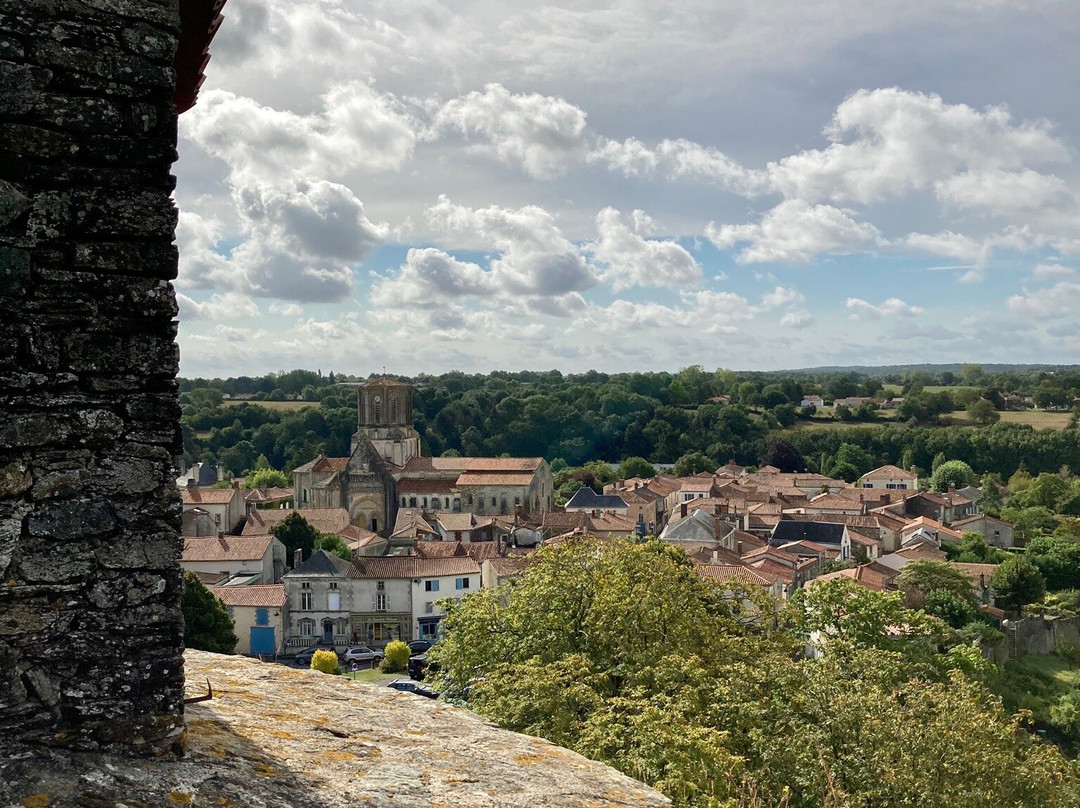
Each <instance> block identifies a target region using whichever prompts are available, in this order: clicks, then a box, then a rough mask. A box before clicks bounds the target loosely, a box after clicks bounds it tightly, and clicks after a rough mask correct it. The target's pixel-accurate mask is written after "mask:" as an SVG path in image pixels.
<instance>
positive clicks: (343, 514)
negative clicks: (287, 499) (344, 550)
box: [243, 508, 349, 536]
mask: <svg viewBox="0 0 1080 808" xmlns="http://www.w3.org/2000/svg"><path fill="white" fill-rule="evenodd" d="M293 513H298V514H300V516H302V517H304V520H305V521H306V522H307V523H308V524H309V525H311V526H312V527H313V528H315V530H317V531H319V532H320V533H336V534H338V535H342V531H343V530H345V528H347V527H349V512H348V511H347V510H345V509H344V508H303V509H297V510H292V509H281V508H271V509H258V510H253V511H252V512H251V513H249V514H248V518H247V522H245V523H244V530H243V535H245V536H247V535H252V534H260V533H269V532H270V531H272V530H273V529H274V527H276V526H277V525H279V524H280V523H281V522H282V521H283V520H285V519H288V518H289V516H290V515H291V514H293Z"/></svg>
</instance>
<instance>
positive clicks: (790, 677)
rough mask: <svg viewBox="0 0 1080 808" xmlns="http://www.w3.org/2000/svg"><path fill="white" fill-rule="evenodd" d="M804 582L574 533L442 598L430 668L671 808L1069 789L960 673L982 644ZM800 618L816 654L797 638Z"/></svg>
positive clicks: (1068, 780)
mask: <svg viewBox="0 0 1080 808" xmlns="http://www.w3.org/2000/svg"><path fill="white" fill-rule="evenodd" d="M804 591H805V594H804V595H803V596H802V598H801V601H800V602H799V603H797V604H796V605H795V608H794V610H793V611H792V612H788V611H785V610H781V611H778V612H774V611H772V607H771V606H770V604H769V603H767V599H763V593H762V592H761V591H760V590H756V591H755V592H753V593H752V592H750V591H745V592H744V591H741V590H740V588H738V587H737V586H734V585H732V584H725V586H724V587H718V586H714V585H713V584H708V583H705V582H703V581H702V580H701V579H700V578H699V577H698V575H697V574H696V573H695V571H694V569H693V566H692V565H691V564H690V562H689V561H688V559H686V557H685V555H684V554H683V553H682V551H681V550H678V549H675V548H672V547H670V546H666V545H663V544H660V543H659V542H656V541H652V542H648V543H643V544H634V543H631V542H629V541H622V540H607V541H590V540H579V541H570V542H567V543H565V544H563V545H560V546H556V547H550V548H543V549H541V550H540V551H539V552H538V553H537V554H536V556H534V563H533V565H532V566H530V567H529V568H528V569H527V570H526V571H525V572H524V574H523V575H522V577H521V578H520V579H519V580H518V581H517V582H516V583H515V585H514V586H507V587H501V588H495V589H485V590H481V591H479V592H477V593H474V594H472V595H470V596H469V597H467V598H465V599H463V600H461V601H458V602H455V603H453V604H451V606H450V608H449V612H448V614H447V616H446V618H444V631H445V636H444V638H443V639H442V640H441V641H440V642H439V643H438V644H437V645H436V646H435V648H434V649H433V650H432V652H431V654H432V658H433V659H434V660H436V661H437V662H438V663H439V664H440V665H441V670H440V672H439V674H438V675H437V676H438V678H437V680H436V683H437V686H438V687H439V688H440V689H441V690H443V692H444V693H446V694H447V695H448V696H449V697H451V698H452V699H457V700H465V701H467V703H468V706H469V707H470V708H472V709H473V710H475V711H477V712H479V713H481V714H482V715H485V716H487V717H488V718H490V719H492V720H494V721H496V722H497V723H499V724H500V725H502V726H504V727H507V728H509V729H513V730H517V731H520V732H526V733H529V734H535V735H540V736H542V737H545V738H548V739H550V740H552V741H554V742H556V743H558V744H561V745H563V746H566V747H569V748H570V749H573V750H576V751H578V752H581V753H582V754H585V755H588V756H590V757H592V758H594V759H597V760H600V761H603V762H606V763H609V764H611V765H613V766H615V767H616V768H618V769H620V770H622V771H624V772H626V773H628V774H630V775H631V776H633V777H637V778H639V779H641V780H643V781H645V782H646V783H649V784H651V785H655V786H657V787H658V788H660V789H661V790H662V791H664V792H665V793H666V794H668V795H669V796H670V797H671V798H672V800H673V802H674V804H675V805H676V806H677V808H717V807H718V806H726V805H732V806H736V805H738V806H765V805H769V806H772V805H777V806H780V805H783V806H789V808H825V806H830V807H832V806H842V805H880V806H893V805H896V806H900V805H905V806H921V807H923V808H931V806H933V808H968V806H971V805H986V806H992V805H994V806H996V805H1040V806H1050V808H1065V806H1072V805H1074V804H1076V803H1077V800H1080V786H1078V782H1080V780H1078V775H1077V769H1076V765H1075V764H1074V763H1072V762H1070V761H1068V760H1066V759H1065V758H1063V757H1062V756H1061V754H1060V753H1059V752H1058V751H1057V749H1056V748H1055V747H1053V746H1051V745H1048V744H1045V743H1044V742H1042V741H1040V740H1038V739H1037V738H1035V737H1033V736H1032V735H1030V734H1029V733H1027V732H1024V731H1022V730H1021V729H1020V723H1019V719H1015V718H1012V717H1010V716H1009V715H1007V714H1006V713H1005V712H1004V711H1003V710H1002V708H1001V705H1000V702H999V701H998V700H997V699H996V698H995V697H994V696H993V695H992V694H991V693H990V692H989V691H988V690H987V689H986V688H985V686H984V685H983V684H981V683H980V682H979V681H978V680H977V679H976V678H972V676H973V675H974V674H975V673H977V672H979V671H984V670H985V666H986V665H988V664H989V663H987V662H986V661H985V660H983V659H982V657H981V655H980V654H979V652H978V650H977V649H975V648H972V647H970V646H967V645H963V644H958V645H955V646H954V647H952V648H951V649H950V650H949V651H948V653H940V652H939V651H938V643H937V641H938V639H940V637H941V636H942V632H946V633H947V632H949V631H951V629H949V628H948V627H947V626H945V625H944V624H943V623H941V622H940V621H937V620H933V619H932V618H929V617H927V616H926V615H925V614H923V613H922V612H918V611H912V610H909V609H906V608H905V607H904V605H903V603H902V602H901V600H900V597H899V595H897V594H895V593H894V594H892V595H887V594H882V593H874V592H868V591H866V590H864V589H861V588H860V587H858V586H857V585H855V584H854V583H853V582H851V581H847V580H844V581H838V582H825V583H821V584H816V585H815V586H813V587H811V588H810V589H809V590H804ZM811 630H812V632H813V633H817V634H818V635H820V636H822V637H824V638H825V640H824V643H823V645H821V646H820V647H822V648H823V649H824V654H823V655H822V656H820V657H819V658H816V659H809V658H805V657H803V656H802V655H801V654H800V653H799V649H800V648H801V642H800V640H799V637H801V636H803V634H802V632H807V631H811ZM871 750H872V751H871Z"/></svg>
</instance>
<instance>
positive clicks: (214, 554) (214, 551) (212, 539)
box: [180, 536, 274, 563]
mask: <svg viewBox="0 0 1080 808" xmlns="http://www.w3.org/2000/svg"><path fill="white" fill-rule="evenodd" d="M273 538H274V537H273V536H206V537H198V538H195V537H192V536H186V537H185V538H184V551H183V554H182V555H181V556H180V562H181V563H184V562H189V563H194V562H199V561H258V560H260V559H261V558H262V557H263V556H264V555H266V551H267V549H269V547H270V542H271V541H272V540H273Z"/></svg>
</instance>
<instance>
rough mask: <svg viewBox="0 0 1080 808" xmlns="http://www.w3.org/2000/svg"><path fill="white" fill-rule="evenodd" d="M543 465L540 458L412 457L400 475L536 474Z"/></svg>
mask: <svg viewBox="0 0 1080 808" xmlns="http://www.w3.org/2000/svg"><path fill="white" fill-rule="evenodd" d="M543 463H544V458H542V457H413V458H410V460H409V462H408V463H406V464H405V466H404V468H403V469H402V473H403V474H405V475H406V476H408V475H410V474H419V473H422V472H432V471H445V472H451V471H456V472H458V473H459V474H461V473H463V472H466V471H471V472H514V471H517V472H525V471H529V472H536V471H537V470H538V469H539V468H540V467H541V465H543Z"/></svg>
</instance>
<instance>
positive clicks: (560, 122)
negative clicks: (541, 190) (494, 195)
mask: <svg viewBox="0 0 1080 808" xmlns="http://www.w3.org/2000/svg"><path fill="white" fill-rule="evenodd" d="M433 130H434V131H435V132H437V133H443V132H446V131H448V130H456V131H458V132H460V133H461V134H463V135H464V136H465V137H466V138H469V139H472V140H478V141H480V142H481V144H482V145H483V147H484V148H487V149H490V150H491V151H492V152H493V153H494V154H495V156H496V157H498V159H499V160H501V161H502V162H504V163H506V164H508V165H515V166H520V167H521V169H522V170H523V171H525V173H526V174H528V175H529V176H530V177H535V178H537V179H552V178H554V177H558V176H560V175H561V174H563V173H564V172H565V171H566V169H567V168H568V167H569V166H570V165H572V164H574V163H577V162H579V161H581V160H583V159H584V158H585V155H586V152H587V146H586V138H585V113H584V111H582V110H581V109H580V108H578V107H576V106H574V105H573V104H571V103H570V102H569V101H566V100H565V99H562V98H553V97H551V96H545V95H540V94H539V93H511V92H510V91H509V90H507V89H506V88H505V87H503V86H502V85H501V84H488V85H487V86H486V87H485V88H484V90H483V92H480V91H474V92H471V93H468V94H466V95H463V96H461V97H460V98H455V99H452V100H450V101H448V102H446V104H444V105H443V107H442V108H441V109H440V110H439V111H438V113H437V114H436V115H435V120H434V123H433Z"/></svg>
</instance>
